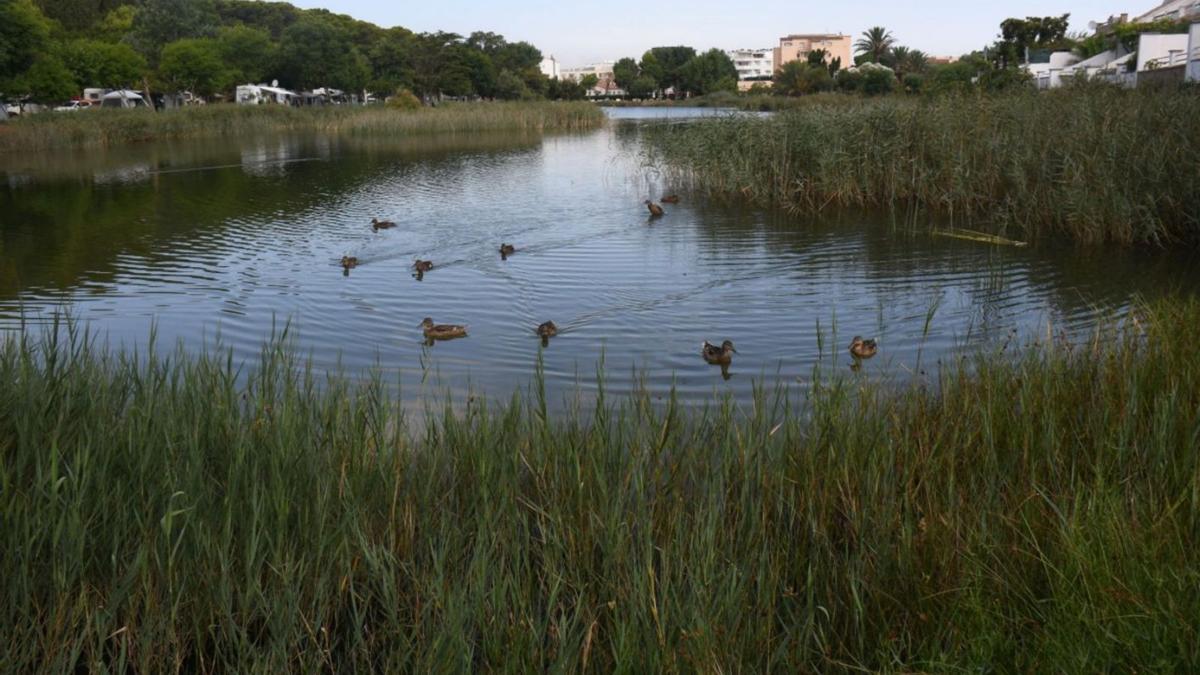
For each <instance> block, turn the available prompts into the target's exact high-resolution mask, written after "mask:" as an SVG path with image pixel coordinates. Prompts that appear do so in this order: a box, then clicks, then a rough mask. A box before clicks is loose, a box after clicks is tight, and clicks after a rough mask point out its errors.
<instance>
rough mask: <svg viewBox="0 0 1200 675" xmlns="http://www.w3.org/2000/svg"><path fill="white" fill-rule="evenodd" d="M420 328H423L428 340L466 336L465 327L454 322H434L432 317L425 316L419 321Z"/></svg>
mask: <svg viewBox="0 0 1200 675" xmlns="http://www.w3.org/2000/svg"><path fill="white" fill-rule="evenodd" d="M420 325H421V328H422V329H424V332H425V337H427V338H429V339H430V340H449V339H451V338H460V337H466V336H467V327H466V326H458V325H455V324H434V323H433V319H431V318H429V317H425V318H424V319H423V320H422V321H421V324H420Z"/></svg>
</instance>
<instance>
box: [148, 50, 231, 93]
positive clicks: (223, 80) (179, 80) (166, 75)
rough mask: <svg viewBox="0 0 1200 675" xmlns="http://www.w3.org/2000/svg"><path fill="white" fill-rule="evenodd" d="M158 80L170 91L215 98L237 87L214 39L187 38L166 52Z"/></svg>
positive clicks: (159, 68) (161, 59)
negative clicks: (233, 85) (216, 94)
mask: <svg viewBox="0 0 1200 675" xmlns="http://www.w3.org/2000/svg"><path fill="white" fill-rule="evenodd" d="M158 76H159V79H160V80H161V81H162V83H163V84H164V85H166V87H167V88H168V89H171V90H173V91H190V92H192V93H193V94H196V95H197V96H206V97H207V96H212V95H213V94H215V93H217V92H219V91H222V90H224V89H227V88H229V87H230V86H231V85H232V84H233V81H234V80H233V73H232V71H230V69H229V68H227V67H226V66H225V62H224V61H223V60H222V59H221V48H220V45H219V44H218V43H217V41H216V40H214V39H212V38H184V39H183V40H176V41H175V42H172V43H170V44H168V45H166V46H164V47H163V48H162V57H161V58H160V59H159V62H158Z"/></svg>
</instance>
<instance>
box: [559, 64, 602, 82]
mask: <svg viewBox="0 0 1200 675" xmlns="http://www.w3.org/2000/svg"><path fill="white" fill-rule="evenodd" d="M615 63H616V62H615V61H601V62H600V63H593V64H590V65H586V66H579V67H578V68H560V69H559V74H560V75H561V77H562V79H564V80H574V81H575V82H578V81H580V80H582V79H583V78H584V77H585V76H587V75H595V76H596V77H597V78H599V79H601V80H603V79H604V78H605V77H607V78H609V79H612V76H613V65H614V64H615Z"/></svg>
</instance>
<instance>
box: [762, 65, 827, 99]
mask: <svg viewBox="0 0 1200 675" xmlns="http://www.w3.org/2000/svg"><path fill="white" fill-rule="evenodd" d="M831 89H833V77H832V76H830V74H829V70H828V68H826V67H825V66H824V65H823V64H822V62H820V61H818V62H817V64H816V65H814V64H812V63H806V62H803V61H790V62H788V63H785V64H783V67H782V68H780V69H779V71H778V72H776V73H775V79H774V81H773V86H772V90H773V91H774V92H775V93H776V94H778V95H780V96H803V95H805V94H815V93H817V92H822V91H829V90H831Z"/></svg>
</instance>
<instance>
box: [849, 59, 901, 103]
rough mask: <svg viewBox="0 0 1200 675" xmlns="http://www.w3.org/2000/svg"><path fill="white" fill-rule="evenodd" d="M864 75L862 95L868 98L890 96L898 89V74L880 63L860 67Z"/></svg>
mask: <svg viewBox="0 0 1200 675" xmlns="http://www.w3.org/2000/svg"><path fill="white" fill-rule="evenodd" d="M858 71H859V72H860V73H861V74H862V89H861V91H862V93H864V94H866V95H867V96H882V95H883V94H890V93H892V90H894V89H895V88H896V73H895V72H894V71H893V70H892V69H891V68H888V67H887V66H884V65H880V64H878V63H864V64H863V65H861V66H859V67H858Z"/></svg>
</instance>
